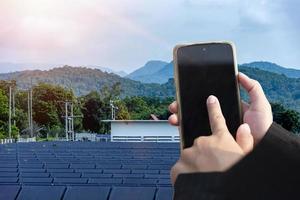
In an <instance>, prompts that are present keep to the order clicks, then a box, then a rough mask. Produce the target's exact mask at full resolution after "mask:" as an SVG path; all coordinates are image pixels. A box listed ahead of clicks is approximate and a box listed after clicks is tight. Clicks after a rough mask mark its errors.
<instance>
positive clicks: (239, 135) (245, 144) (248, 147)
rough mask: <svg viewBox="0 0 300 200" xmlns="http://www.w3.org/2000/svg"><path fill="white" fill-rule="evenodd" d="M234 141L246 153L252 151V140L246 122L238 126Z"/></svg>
mask: <svg viewBox="0 0 300 200" xmlns="http://www.w3.org/2000/svg"><path fill="white" fill-rule="evenodd" d="M236 142H237V143H238V145H239V146H240V147H241V149H242V150H243V151H244V152H245V153H246V154H247V153H249V152H250V151H252V149H253V145H254V140H253V136H252V135H251V130H250V127H249V125H248V124H246V123H244V124H242V125H241V126H240V127H239V128H238V130H237V132H236Z"/></svg>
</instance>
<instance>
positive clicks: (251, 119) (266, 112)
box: [238, 73, 273, 144]
mask: <svg viewBox="0 0 300 200" xmlns="http://www.w3.org/2000/svg"><path fill="white" fill-rule="evenodd" d="M238 80H239V82H240V84H241V86H242V87H243V88H244V89H245V90H246V91H247V93H248V95H249V97H250V104H248V103H245V102H242V110H243V121H244V123H247V124H249V126H250V129H251V133H252V135H253V138H254V143H255V144H257V143H259V141H260V140H261V139H262V138H263V137H264V136H265V134H266V133H267V131H268V129H269V127H270V126H271V124H272V122H273V115H272V108H271V105H270V103H269V101H268V99H267V98H266V96H265V94H264V91H263V89H262V87H261V85H260V84H259V82H258V81H256V80H254V79H251V78H249V77H248V76H246V75H245V74H243V73H239V75H238Z"/></svg>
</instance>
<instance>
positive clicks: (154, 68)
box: [126, 60, 168, 83]
mask: <svg viewBox="0 0 300 200" xmlns="http://www.w3.org/2000/svg"><path fill="white" fill-rule="evenodd" d="M167 64H168V63H167V62H164V61H158V60H152V61H149V62H147V63H146V64H145V65H144V66H143V67H141V68H139V69H137V70H135V71H133V72H132V73H130V74H129V75H127V76H126V78H130V79H132V80H136V81H141V82H143V83H159V80H155V81H154V80H153V79H155V78H156V77H155V76H152V75H153V74H154V73H156V72H158V71H159V70H161V69H162V68H163V67H165V66H166V65H167Z"/></svg>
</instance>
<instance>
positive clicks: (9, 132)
mask: <svg viewBox="0 0 300 200" xmlns="http://www.w3.org/2000/svg"><path fill="white" fill-rule="evenodd" d="M11 100H12V88H11V84H10V85H9V106H8V107H9V116H8V135H9V139H11Z"/></svg>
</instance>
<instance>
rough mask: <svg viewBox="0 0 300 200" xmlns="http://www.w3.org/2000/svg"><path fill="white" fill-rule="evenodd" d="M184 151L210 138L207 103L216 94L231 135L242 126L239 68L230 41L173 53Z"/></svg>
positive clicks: (180, 47) (183, 47) (186, 47)
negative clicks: (209, 97) (196, 141)
mask: <svg viewBox="0 0 300 200" xmlns="http://www.w3.org/2000/svg"><path fill="white" fill-rule="evenodd" d="M173 57H174V76H175V84H176V98H177V102H178V105H179V109H178V117H179V123H180V127H179V132H180V139H181V148H188V147H191V146H192V145H193V143H194V139H195V138H197V137H199V136H208V135H211V129H210V124H209V118H208V112H207V107H206V100H207V98H208V96H209V95H215V96H216V97H217V98H218V99H219V102H220V105H221V109H222V112H223V115H224V117H225V120H226V124H227V127H228V130H229V131H230V133H231V134H232V135H233V136H234V137H235V134H236V131H237V129H238V127H239V126H240V125H241V123H242V113H241V102H240V92H239V85H238V80H237V75H238V69H237V62H236V55H235V47H234V44H233V43H231V42H223V41H222V42H207V43H196V44H187V45H177V46H176V47H175V48H174V51H173Z"/></svg>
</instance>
